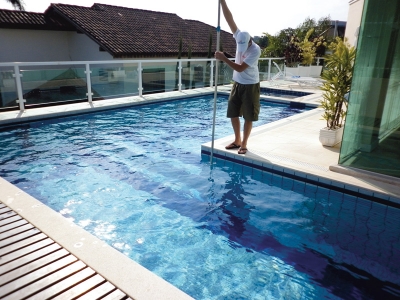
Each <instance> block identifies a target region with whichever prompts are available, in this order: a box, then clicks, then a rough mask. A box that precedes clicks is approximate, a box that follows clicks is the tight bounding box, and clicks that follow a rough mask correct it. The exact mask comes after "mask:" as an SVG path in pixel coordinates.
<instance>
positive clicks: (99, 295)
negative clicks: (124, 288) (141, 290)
mask: <svg viewBox="0 0 400 300" xmlns="http://www.w3.org/2000/svg"><path fill="white" fill-rule="evenodd" d="M116 289H117V288H116V287H115V286H114V285H113V284H111V283H110V282H108V281H106V282H104V283H103V284H101V285H99V286H98V287H96V288H94V289H92V290H91V291H89V292H87V293H86V294H84V295H82V296H81V297H79V298H77V299H79V300H93V299H103V297H104V296H105V295H107V294H109V293H111V292H113V291H114V290H116ZM124 295H125V294H124Z"/></svg>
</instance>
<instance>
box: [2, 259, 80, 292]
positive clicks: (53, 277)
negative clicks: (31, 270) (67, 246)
mask: <svg viewBox="0 0 400 300" xmlns="http://www.w3.org/2000/svg"><path fill="white" fill-rule="evenodd" d="M73 258H75V257H73ZM70 259H71V257H69V256H68V257H67V258H65V259H64V260H62V261H58V262H56V263H54V264H52V266H48V267H46V268H45V269H44V270H38V271H37V272H40V271H42V272H43V273H42V274H41V276H42V277H39V278H40V279H39V280H37V279H38V278H35V277H34V276H33V275H34V274H30V275H32V276H31V279H33V280H36V281H35V282H33V283H31V284H28V285H25V286H23V287H21V285H18V284H15V283H16V281H13V282H12V283H10V284H9V285H11V284H14V286H12V287H10V290H11V291H13V292H12V293H11V294H8V295H7V296H5V297H4V298H1V299H4V300H6V299H8V300H11V299H13V300H14V299H23V298H26V297H29V296H31V295H33V294H36V293H37V292H38V291H41V290H43V289H47V288H48V287H50V286H52V285H53V284H56V283H57V282H59V281H61V280H63V279H65V278H67V277H69V276H71V275H72V274H74V273H75V272H78V271H80V270H82V269H84V268H85V267H86V265H85V264H84V263H83V262H81V261H76V262H74V263H73V264H70V265H67V266H65V265H64V267H62V269H60V266H61V265H63V264H64V263H65V262H68V260H70ZM75 259H76V258H75ZM53 267H54V269H56V270H57V271H56V272H54V270H53ZM51 272H53V273H51ZM43 276H45V277H43ZM27 281H28V280H27V279H25V277H24V279H22V278H21V282H27ZM6 286H7V285H6ZM6 286H5V287H6ZM3 288H4V287H2V288H1V289H0V291H1V292H3ZM11 288H12V289H11ZM4 294H5V293H4ZM0 297H1V296H0ZM42 299H45V298H42Z"/></svg>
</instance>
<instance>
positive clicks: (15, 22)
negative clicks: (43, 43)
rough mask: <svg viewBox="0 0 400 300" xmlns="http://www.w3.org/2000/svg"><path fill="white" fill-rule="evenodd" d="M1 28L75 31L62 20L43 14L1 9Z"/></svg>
mask: <svg viewBox="0 0 400 300" xmlns="http://www.w3.org/2000/svg"><path fill="white" fill-rule="evenodd" d="M0 28H11V29H40V30H74V27H72V26H71V25H70V24H69V23H67V22H65V21H64V20H63V19H60V18H56V19H54V18H52V17H50V16H45V15H44V14H43V13H34V12H27V11H19V10H8V9H0Z"/></svg>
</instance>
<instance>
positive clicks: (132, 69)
mask: <svg viewBox="0 0 400 300" xmlns="http://www.w3.org/2000/svg"><path fill="white" fill-rule="evenodd" d="M212 62H213V63H212ZM273 62H276V63H277V64H278V66H276V65H275V64H274V63H273ZM69 63H71V62H65V65H62V63H61V64H58V65H54V66H53V65H51V64H50V63H45V65H42V66H40V65H37V64H36V63H26V65H24V64H18V67H19V70H20V73H21V74H22V77H21V86H22V97H23V98H24V99H25V100H26V103H25V105H26V106H27V107H28V108H29V107H30V106H35V105H42V104H49V103H61V102H67V103H68V102H71V101H88V96H87V77H86V73H85V70H86V64H85V63H80V62H76V63H75V62H72V64H71V65H70V64H69ZM139 64H140V60H138V61H116V62H115V63H114V62H104V63H103V62H97V63H96V64H90V62H89V68H90V71H91V74H90V83H91V89H92V99H93V100H99V99H112V98H119V97H127V96H137V95H139V94H140V90H141V87H142V90H141V91H142V94H151V93H162V92H168V91H177V90H179V87H180V88H181V90H188V89H195V88H202V87H209V86H214V83H215V78H216V76H215V72H216V66H217V64H218V85H226V84H230V83H232V76H233V70H232V69H231V68H230V67H229V66H228V65H227V64H225V63H223V62H221V61H215V60H213V59H212V60H211V59H210V60H207V59H199V60H196V59H191V60H190V61H189V60H187V59H186V60H185V59H183V60H181V67H182V69H181V86H179V83H180V82H179V71H180V70H179V61H177V60H165V61H160V60H155V61H154V62H153V61H149V60H147V61H142V62H141V68H142V70H141V73H140V74H139V71H138V67H139ZM270 64H271V65H270ZM211 66H212V67H211ZM259 69H260V79H261V80H269V79H270V78H271V77H273V76H274V75H276V74H278V73H279V72H280V71H283V70H284V60H283V59H281V58H278V59H275V60H274V61H272V60H270V59H268V58H264V59H260V61H259ZM13 75H14V67H13V66H2V67H0V108H5V107H7V108H9V107H10V108H15V109H18V107H19V105H18V103H17V102H16V100H17V99H18V92H17V88H18V85H16V81H15V78H14V76H13ZM140 78H141V79H142V81H141V82H142V86H140Z"/></svg>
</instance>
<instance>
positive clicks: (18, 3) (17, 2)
mask: <svg viewBox="0 0 400 300" xmlns="http://www.w3.org/2000/svg"><path fill="white" fill-rule="evenodd" d="M6 1H7V2H10V3H11V5H12V6H13V7H14V8H16V9H19V10H25V8H24V1H22V0H6Z"/></svg>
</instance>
